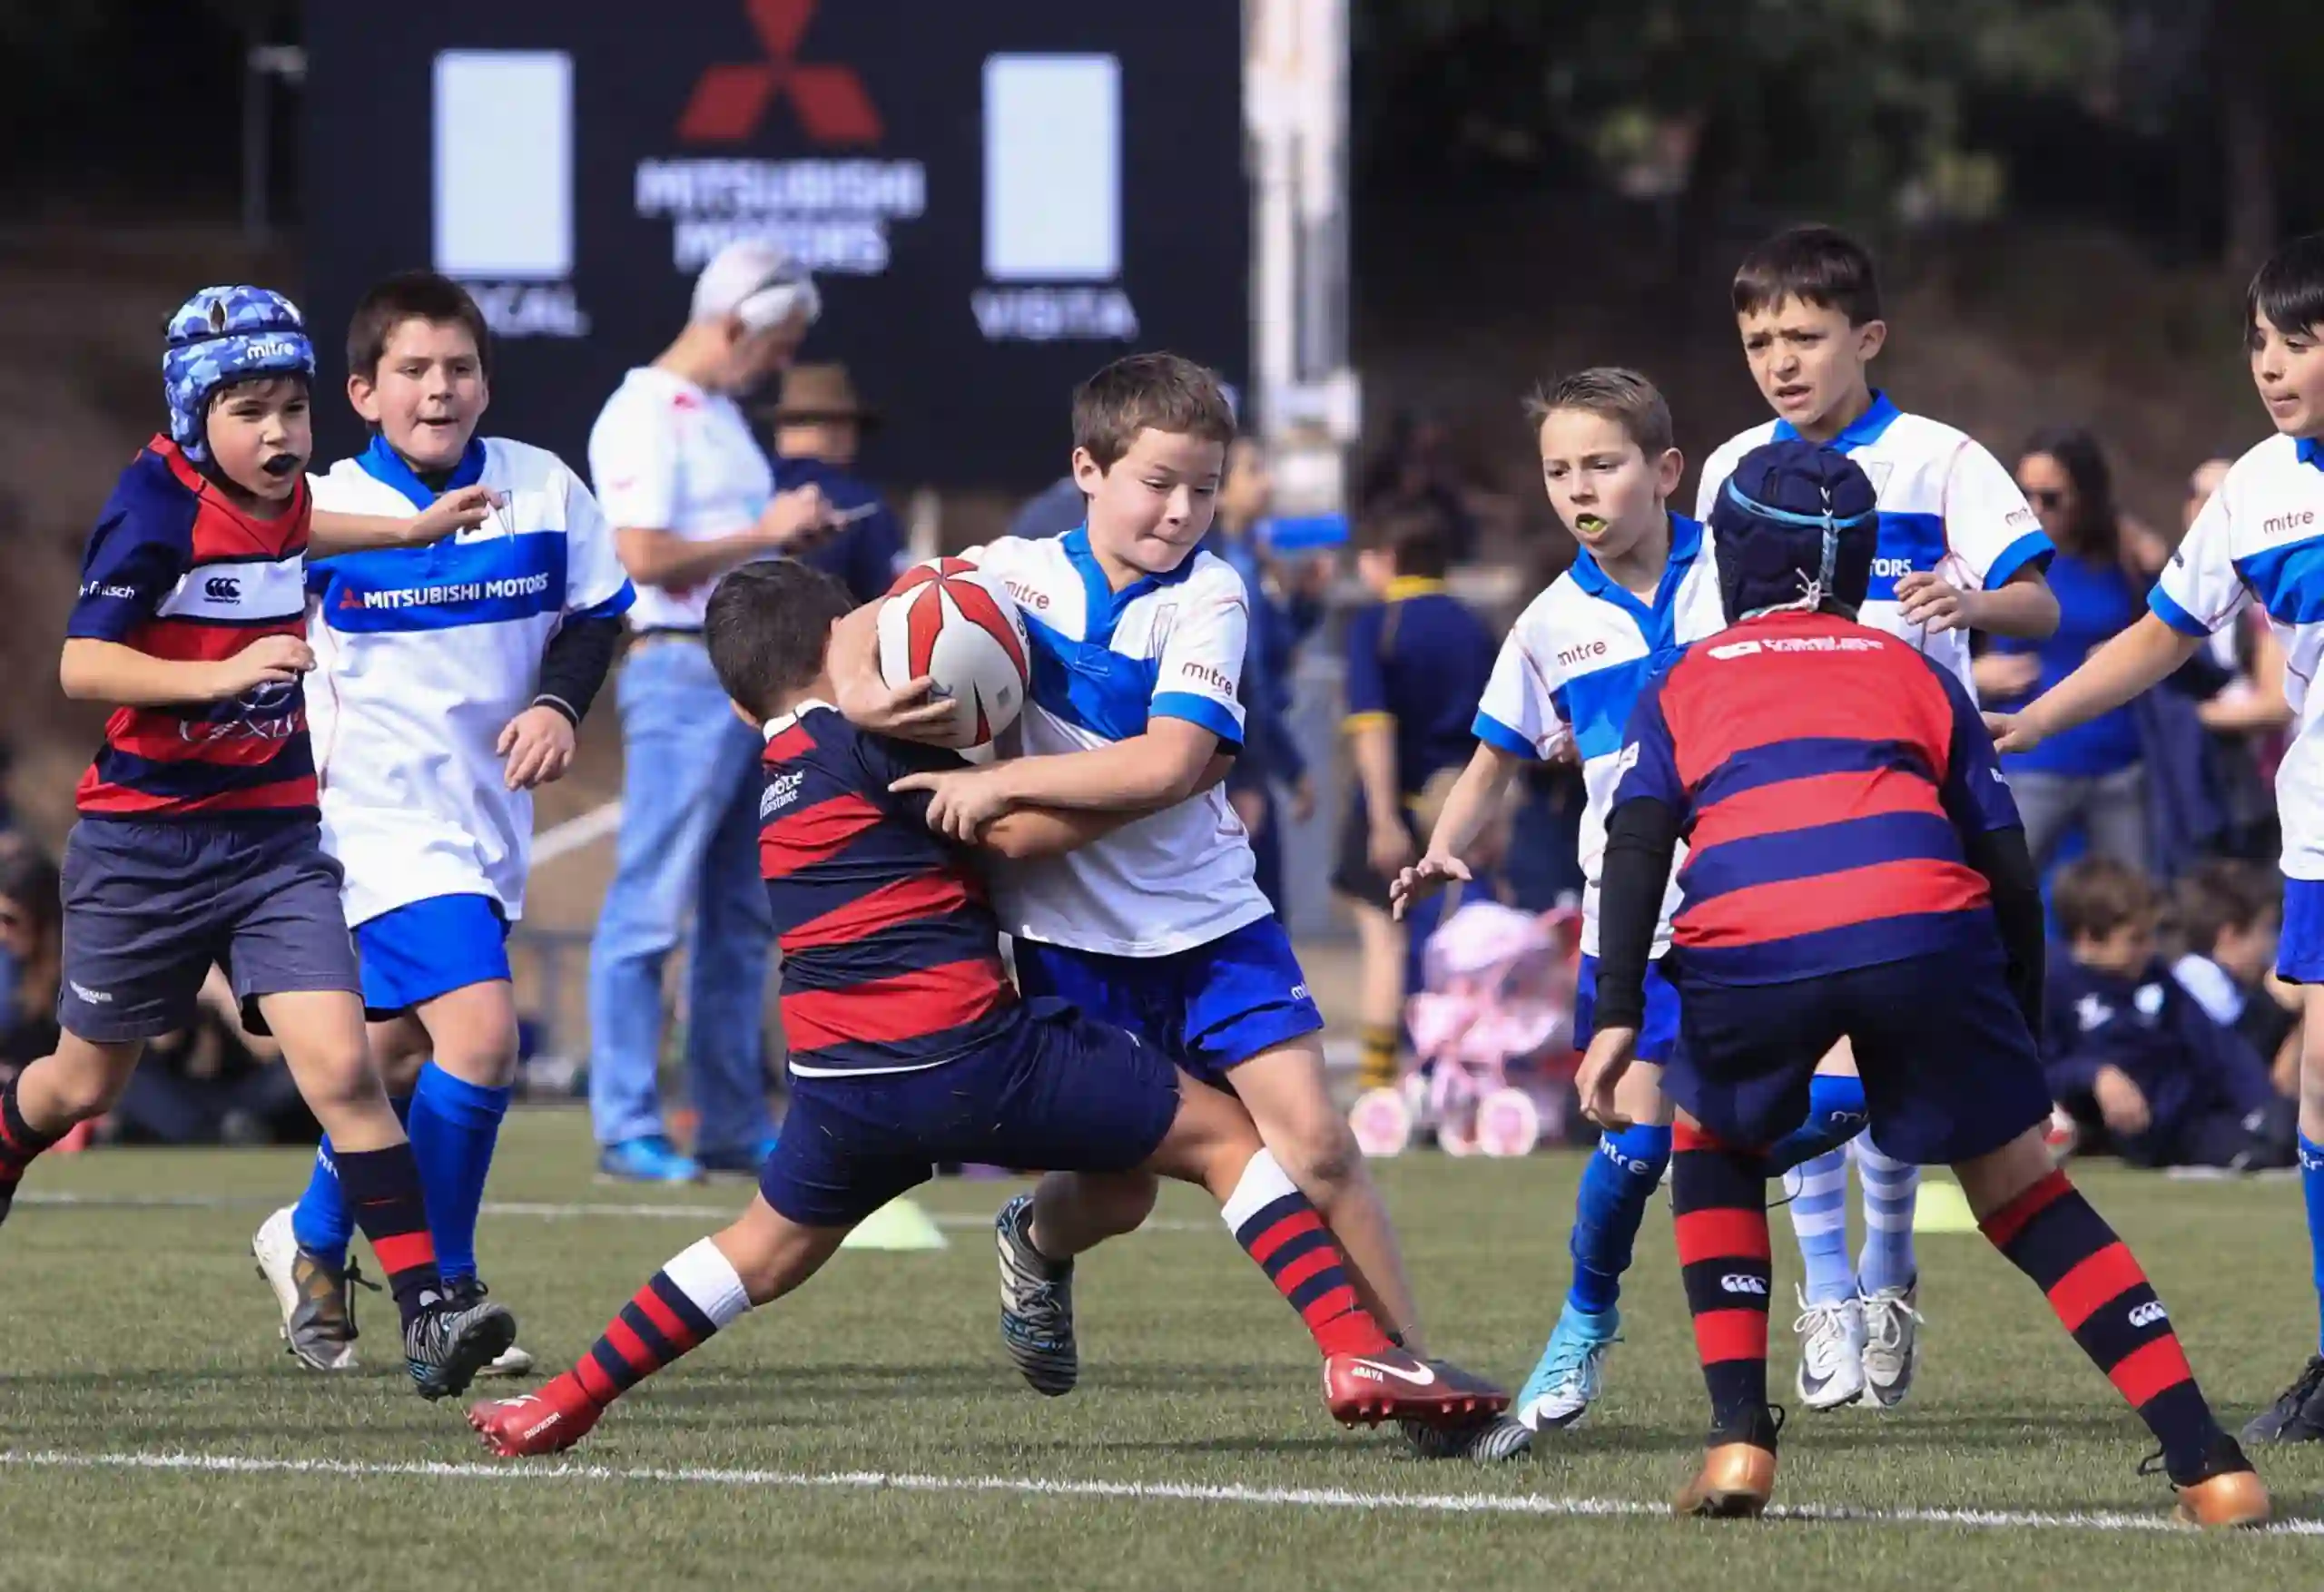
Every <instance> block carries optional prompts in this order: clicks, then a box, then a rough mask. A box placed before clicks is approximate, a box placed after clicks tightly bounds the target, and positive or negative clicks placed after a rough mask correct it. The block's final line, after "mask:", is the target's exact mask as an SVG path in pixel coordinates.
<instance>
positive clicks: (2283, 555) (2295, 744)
mask: <svg viewBox="0 0 2324 1592" xmlns="http://www.w3.org/2000/svg"><path fill="white" fill-rule="evenodd" d="M2243 309H2244V327H2245V341H2246V344H2247V347H2248V349H2249V351H2250V361H2251V380H2252V384H2253V386H2255V387H2256V388H2259V392H2260V401H2261V402H2262V403H2263V404H2264V405H2265V406H2266V408H2267V411H2268V418H2269V419H2270V421H2272V422H2273V423H2274V425H2275V427H2276V435H2275V436H2273V437H2270V438H2268V440H2267V441H2265V442H2262V443H2260V445H2259V446H2258V447H2254V448H2252V449H2251V451H2250V452H2249V453H2247V454H2245V455H2244V456H2243V457H2241V458H2240V459H2238V460H2237V461H2236V462H2235V466H2234V467H2233V468H2232V469H2230V470H2229V471H2228V473H2227V478H2226V480H2224V481H2222V482H2221V484H2220V486H2219V489H2218V490H2217V491H2216V492H2214V493H2212V494H2211V501H2210V502H2209V503H2207V504H2206V505H2204V506H2203V510H2202V512H2201V514H2200V515H2198V516H2196V518H2195V524H2194V526H2193V527H2192V528H2191V529H2190V530H2189V531H2188V533H2187V536H2186V539H2185V540H2184V541H2182V542H2181V543H2180V544H2179V550H2178V551H2177V552H2176V553H2174V554H2172V555H2171V562H2170V563H2169V564H2168V565H2165V566H2164V568H2163V571H2162V576H2161V578H2160V579H2158V580H2157V581H2156V583H2155V586H2154V590H2153V591H2152V592H2150V593H2148V594H2147V606H2148V608H2149V609H2150V610H2151V612H2149V613H2147V614H2143V615H2142V616H2141V617H2140V619H2139V621H2138V623H2137V624H2133V625H2132V626H2131V627H2130V628H2129V629H2128V630H2125V631H2123V632H2122V634H2120V635H2118V636H2116V637H2115V638H2114V639H2113V640H2112V641H2110V642H2108V643H2107V644H2105V645H2104V646H2102V647H2100V648H2099V649H2098V650H2097V651H2096V652H2094V653H2093V654H2091V655H2090V660H2089V662H2087V663H2083V666H2082V667H2081V668H2079V669H2077V670H2075V671H2074V672H2073V673H2072V674H2069V675H2067V676H2066V677H2065V679H2063V680H2062V681H2060V682H2059V683H2057V684H2056V685H2054V686H2053V687H2052V688H2051V689H2050V690H2049V691H2048V692H2046V693H2043V695H2042V696H2041V697H2039V698H2038V699H2036V700H2035V701H2034V702H2033V703H2032V704H2030V705H2029V706H2027V707H2026V708H2025V709H2024V711H2022V712H2017V713H2014V714H2006V715H1997V716H1995V717H1994V719H1993V721H1992V724H1993V729H1994V737H1995V743H1996V744H1997V745H1998V746H1999V747H2000V748H2001V750H2002V751H2004V752H2019V751H2024V750H2026V749H2028V748H2030V747H2033V746H2036V745H2039V744H2040V743H2041V742H2042V741H2043V739H2044V738H2046V737H2048V736H2050V735H2053V734H2056V733H2057V732H2059V731H2061V730H2065V729H2070V728H2072V727H2073V725H2076V724H2082V723H2087V722H2089V721H2090V720H2092V719H2093V718H2095V717H2096V716H2097V715H2098V714H2100V713H2102V712H2106V711H2107V710H2108V709H2110V708H2115V707H2120V706H2121V705H2122V703H2126V702H2128V701H2130V700H2131V699H2132V697H2134V696H2136V695H2138V694H2139V693H2141V692H2142V691H2146V690H2149V689H2151V688H2152V687H2153V686H2154V685H2156V684H2157V683H2160V682H2161V681H2162V680H2163V679H2165V678H2166V677H2168V676H2169V675H2170V674H2171V673H2173V672H2174V671H2176V670H2177V669H2178V668H2179V666H2180V665H2181V664H2182V663H2185V662H2186V661H2187V660H2188V659H2189V658H2191V657H2192V656H2193V655H2194V654H2195V653H2196V651H2197V650H2198V649H2199V648H2201V646H2202V645H2203V644H2205V643H2206V642H2207V641H2208V640H2209V639H2210V638H2211V636H2213V635H2215V634H2218V633H2219V632H2220V631H2221V630H2224V629H2226V628H2227V627H2229V626H2230V625H2232V624H2235V623H2237V622H2238V621H2239V620H2240V618H2241V617H2242V616H2243V614H2244V613H2245V612H2246V610H2247V609H2248V608H2249V607H2250V606H2251V605H2252V604H2258V606H2259V607H2260V609H2261V610H2263V611H2264V612H2265V613H2266V614H2267V618H2268V626H2269V629H2270V631H2271V632H2273V633H2274V635H2275V637H2276V639H2277V640H2278V641H2279V642H2280V644H2282V646H2283V649H2284V654H2285V657H2286V666H2285V672H2284V694H2285V697H2286V699H2287V700H2288V701H2289V702H2290V705H2291V709H2292V712H2293V716H2294V730H2293V734H2292V741H2291V745H2290V748H2289V749H2288V750H2287V751H2286V752H2285V753H2284V758H2283V762H2282V763H2281V764H2280V766H2279V767H2278V769H2277V771H2276V802H2277V806H2278V808H2279V809H2280V812H2281V816H2282V821H2283V834H2284V843H2283V873H2284V904H2283V932H2282V936H2281V942H2280V945H2279V946H2278V948H2277V951H2276V974H2277V977H2279V978H2281V979H2283V980H2284V981H2285V982H2286V983H2288V984H2294V985H2298V986H2299V987H2300V993H2301V997H2302V1003H2303V1005H2302V1013H2303V1017H2302V1021H2301V1025H2300V1069H2299V1168H2300V1184H2301V1190H2302V1194H2303V1195H2304V1196H2305V1200H2306V1204H2307V1211H2308V1240H2309V1258H2310V1262H2311V1264H2312V1266H2313V1269H2314V1273H2315V1279H2316V1289H2317V1293H2318V1295H2319V1303H2324V736H2319V734H2318V732H2317V731H2318V724H2317V721H2318V719H2319V716H2324V693H2314V692H2311V691H2310V690H2309V687H2308V681H2309V679H2310V678H2311V677H2312V676H2313V675H2314V673H2315V672H2316V667H2317V664H2318V663H2319V659H2324V558H2319V556H2318V554H2319V549H2324V232H2311V233H2309V235H2308V236H2306V237H2304V238H2298V239H2295V240H2293V241H2291V242H2290V243H2287V244H2285V245H2284V246H2283V247H2282V248H2281V249H2280V250H2278V251H2276V253H2275V255H2274V256H2273V257H2272V258H2271V259H2270V260H2268V262H2267V263H2266V264H2265V265H2262V266H2261V267H2260V270H2259V272H2258V273H2257V274H2256V275H2255V276H2253V277H2252V279H2251V285H2250V289H2249V290H2247V291H2246V293H2245V294H2244V300H2243ZM2243 1435H2244V1437H2245V1438H2246V1439H2247V1440H2251V1441H2255V1442H2324V1339H2319V1346H2318V1350H2317V1352H2316V1353H2315V1354H2314V1355H2312V1356H2311V1357H2310V1358H2309V1361H2308V1363H2307V1365H2306V1366H2305V1367H2303V1368H2302V1369H2301V1371H2300V1372H2299V1375H2298V1376H2297V1377H2295V1378H2294V1379H2293V1380H2292V1383H2291V1385H2290V1387H2289V1388H2287V1389H2285V1390H2284V1392H2283V1395H2282V1396H2281V1397H2280V1398H2279V1399H2278V1400H2276V1402H2275V1404H2274V1405H2273V1406H2272V1407H2271V1408H2270V1409H2269V1410H2267V1412H2266V1413H2264V1414H2262V1415H2260V1417H2258V1418H2257V1419H2256V1420H2253V1421H2252V1422H2251V1423H2250V1425H2249V1426H2247V1427H2245V1428H2244V1429H2243Z"/></svg>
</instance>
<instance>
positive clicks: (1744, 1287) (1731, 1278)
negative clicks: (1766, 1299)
mask: <svg viewBox="0 0 2324 1592" xmlns="http://www.w3.org/2000/svg"><path fill="white" fill-rule="evenodd" d="M1718 1285H1719V1286H1720V1287H1721V1288H1724V1289H1726V1290H1727V1292H1729V1293H1757V1294H1761V1295H1764V1294H1765V1293H1766V1292H1767V1291H1768V1280H1767V1279H1766V1278H1765V1277H1754V1276H1752V1275H1750V1274H1749V1273H1747V1272H1729V1273H1727V1275H1725V1276H1724V1277H1721V1278H1720V1279H1719V1280H1718Z"/></svg>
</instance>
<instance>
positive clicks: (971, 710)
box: [880, 558, 1032, 751]
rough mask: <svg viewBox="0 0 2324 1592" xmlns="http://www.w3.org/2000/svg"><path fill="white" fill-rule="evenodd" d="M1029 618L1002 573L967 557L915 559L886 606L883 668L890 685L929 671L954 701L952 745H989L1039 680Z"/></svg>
mask: <svg viewBox="0 0 2324 1592" xmlns="http://www.w3.org/2000/svg"><path fill="white" fill-rule="evenodd" d="M1031 659H1032V649H1031V645H1030V644H1029V642H1028V641H1027V639H1026V636H1025V620H1024V617H1023V615H1021V614H1019V613H1018V612H1017V604H1016V600H1015V599H1014V598H1012V597H1010V596H1009V588H1008V587H1007V586H1005V585H1002V584H1001V581H1000V576H998V575H987V574H986V573H985V572H984V571H983V570H981V569H979V568H978V567H977V566H976V565H973V564H970V562H969V561H968V560H966V559H964V558H931V559H928V560H926V561H925V562H923V563H920V564H915V565H912V566H911V568H910V569H908V570H906V571H904V573H903V575H901V577H900V578H899V579H898V580H897V582H896V584H895V585H892V586H891V587H889V588H888V599H887V601H886V602H885V603H883V604H881V606H880V673H881V676H882V677H883V678H885V679H886V681H887V683H889V684H890V685H891V686H895V685H905V684H909V683H911V682H912V681H914V680H918V679H920V678H921V676H923V675H925V676H927V677H929V678H931V679H933V680H934V681H935V682H936V694H937V695H938V696H939V697H940V698H941V699H943V700H945V701H948V702H950V703H951V704H952V724H951V730H950V734H948V735H946V736H945V737H944V743H945V744H946V745H948V746H953V747H958V748H960V750H962V751H967V750H969V749H970V748H974V747H980V746H986V745H990V743H991V741H992V738H993V737H994V736H996V735H998V734H1000V732H1002V731H1003V730H1006V729H1008V728H1009V725H1011V724H1013V723H1015V722H1017V715H1018V714H1019V713H1020V712H1023V711H1024V708H1025V693H1026V691H1027V689H1028V688H1029V686H1030V684H1031V683H1032V663H1031Z"/></svg>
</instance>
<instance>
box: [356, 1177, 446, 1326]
mask: <svg viewBox="0 0 2324 1592" xmlns="http://www.w3.org/2000/svg"><path fill="white" fill-rule="evenodd" d="M335 1160H336V1165H338V1167H339V1186H340V1192H341V1194H344V1195H345V1196H346V1199H347V1203H348V1204H349V1205H350V1207H352V1209H353V1210H354V1213H355V1224H356V1225H357V1226H358V1227H359V1228H361V1229H362V1230H363V1236H364V1237H366V1238H368V1239H369V1240H370V1241H371V1253H372V1254H374V1255H375V1256H377V1257H378V1258H379V1269H380V1270H381V1271H383V1272H385V1273H387V1274H388V1288H389V1292H392V1293H394V1295H395V1296H396V1311H397V1312H398V1313H399V1315H401V1316H402V1317H403V1324H404V1325H405V1326H407V1327H409V1326H410V1325H411V1322H412V1318H413V1317H415V1316H417V1315H419V1313H420V1312H422V1311H424V1310H426V1309H427V1308H428V1306H429V1305H431V1304H433V1303H435V1302H438V1300H439V1299H440V1298H441V1297H442V1295H443V1292H444V1280H443V1278H442V1276H441V1275H439V1274H438V1272H437V1270H436V1241H435V1240H434V1239H432V1238H430V1237H429V1236H428V1203H427V1201H426V1200H425V1199H424V1198H422V1197H421V1195H420V1192H419V1163H418V1162H417V1161H415V1160H413V1159H412V1157H411V1145H410V1143H409V1141H406V1142H404V1143H401V1144H395V1145H389V1146H388V1147H387V1148H385V1149H383V1150H341V1151H340V1152H339V1154H338V1155H337V1157H336V1158H335Z"/></svg>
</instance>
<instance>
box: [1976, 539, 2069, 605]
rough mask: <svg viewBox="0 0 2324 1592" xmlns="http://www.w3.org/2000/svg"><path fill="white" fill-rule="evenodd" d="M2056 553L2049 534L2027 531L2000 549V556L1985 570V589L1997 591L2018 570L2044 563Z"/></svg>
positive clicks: (2038, 566) (2040, 565) (2039, 566)
mask: <svg viewBox="0 0 2324 1592" xmlns="http://www.w3.org/2000/svg"><path fill="white" fill-rule="evenodd" d="M2056 553H2057V549H2056V548H2055V547H2053V546H2052V545H2050V538H2049V536H2047V535H2046V534H2045V533H2043V532H2041V531H2028V532H2026V533H2025V534H2024V536H2020V537H2018V538H2017V540H2016V541H2014V542H2012V543H2011V544H2010V545H2008V546H2006V547H2004V548H2003V549H2002V550H2001V556H2000V557H1998V558H1996V559H1994V561H1993V564H1992V565H1991V566H1990V567H1989V568H1987V569H1986V571H1985V590H1987V591H1989V592H1997V591H1999V590H2001V589H2002V587H2004V586H2005V585H2008V584H2009V582H2010V577H2011V576H2013V575H2015V574H2016V573H2017V572H2018V571H2019V570H2021V569H2024V568H2027V567H2028V566H2032V567H2033V568H2037V569H2038V568H2041V567H2043V566H2044V565H2047V564H2048V563H2049V562H2050V560H2051V558H2052V557H2053V555H2055V554H2056Z"/></svg>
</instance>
